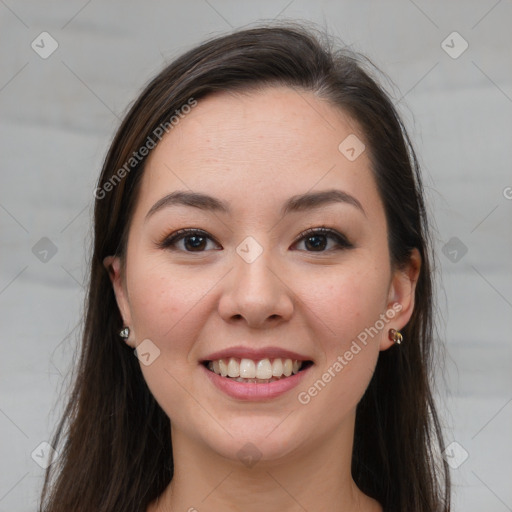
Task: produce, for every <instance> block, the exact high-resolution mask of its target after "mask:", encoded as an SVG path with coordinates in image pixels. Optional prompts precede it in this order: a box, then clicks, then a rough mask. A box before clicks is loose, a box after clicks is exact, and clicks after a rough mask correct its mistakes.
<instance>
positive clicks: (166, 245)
mask: <svg viewBox="0 0 512 512" xmlns="http://www.w3.org/2000/svg"><path fill="white" fill-rule="evenodd" d="M208 241H214V240H213V239H212V238H211V236H210V235H208V233H206V232H205V231H202V230H200V229H180V230H179V231H176V232H175V233H172V234H171V235H169V236H168V237H167V238H165V239H164V240H163V241H162V242H160V243H159V244H158V246H159V247H160V248H161V249H168V250H172V251H177V250H181V251H185V252H203V251H204V250H205V249H206V247H207V245H208ZM178 242H180V246H177V244H178ZM181 242H183V243H182V244H181ZM214 242H215V241H214ZM215 244H216V245H218V244H217V242H215Z"/></svg>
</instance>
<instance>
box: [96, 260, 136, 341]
mask: <svg viewBox="0 0 512 512" xmlns="http://www.w3.org/2000/svg"><path fill="white" fill-rule="evenodd" d="M103 265H104V267H105V268H106V269H107V271H108V275H109V277H110V281H111V282H112V287H113V288H114V294H115V296H116V302H117V307H118V308H119V311H120V313H121V317H122V318H123V325H125V326H127V327H129V328H130V335H129V337H128V339H126V340H125V342H126V343H127V344H128V345H130V346H135V345H134V339H135V333H134V332H133V327H132V316H131V310H130V303H129V301H128V293H127V290H126V286H125V280H124V275H123V265H122V264H121V259H120V257H119V256H107V257H106V258H105V259H104V260H103Z"/></svg>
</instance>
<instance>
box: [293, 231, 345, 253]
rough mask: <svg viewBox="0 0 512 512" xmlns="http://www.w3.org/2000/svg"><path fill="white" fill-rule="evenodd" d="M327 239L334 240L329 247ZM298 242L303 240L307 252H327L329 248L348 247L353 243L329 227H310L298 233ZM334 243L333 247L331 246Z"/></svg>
mask: <svg viewBox="0 0 512 512" xmlns="http://www.w3.org/2000/svg"><path fill="white" fill-rule="evenodd" d="M329 240H332V241H334V244H331V247H330V248H328V249H327V250H326V248H327V247H328V246H329ZM298 241H299V242H302V241H303V242H304V245H305V247H306V251H307V252H328V251H329V250H337V249H338V250H339V249H349V248H351V247H353V245H352V244H351V243H350V242H349V241H348V240H347V239H346V238H345V237H344V236H343V235H342V234H341V233H338V232H337V231H335V230H334V229H330V228H312V229H308V230H306V231H303V232H302V233H301V234H300V235H299V240H298ZM332 245H334V247H333V246H332Z"/></svg>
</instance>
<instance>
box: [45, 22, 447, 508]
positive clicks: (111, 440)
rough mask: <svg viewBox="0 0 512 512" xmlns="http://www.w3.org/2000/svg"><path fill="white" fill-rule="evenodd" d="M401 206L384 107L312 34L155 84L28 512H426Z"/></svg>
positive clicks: (417, 285) (406, 231) (358, 72)
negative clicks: (54, 456)
mask: <svg viewBox="0 0 512 512" xmlns="http://www.w3.org/2000/svg"><path fill="white" fill-rule="evenodd" d="M422 194H423V191H422V184H421V176H420V174H419V169H418V165H417V162H416V158H415V155H414V151H413V149H412V147H411V145H410V142H409V139H408V137H407V134H406V132H405V129H404V127H403V125H402V123H401V121H400V119H399V117H398V116H397V113H396V111H395V109H394V107H393V105H392V103H391V101H390V99H389V98H388V97H387V96H386V94H385V93H384V92H383V90H382V89H381V88H380V87H379V86H378V85H377V83H376V82H375V81H374V80H373V79H372V78H371V77H370V75H369V73H368V72H366V71H365V70H364V69H363V65H362V64H361V63H360V62H359V61H358V59H357V58H356V57H355V56H354V55H352V54H349V53H347V52H345V51H336V50H333V49H332V48H331V45H330V44H329V43H322V42H321V38H320V37H318V36H315V35H314V34H313V33H312V32H311V31H306V30H304V29H302V28H300V27H299V28H298V27H295V26H290V25H288V26H284V27H283V26H270V27H268V26H267V27H261V28H255V29H249V30H242V31H237V32H234V33H233V34H230V35H227V36H223V37H219V38H216V39H213V40H210V41H208V42H206V43H204V44H202V45H201V46H199V47H197V48H194V49H192V50H191V51H189V52H188V53H186V54H185V55H183V56H182V57H180V58H179V59H177V60H176V61H175V62H173V63H172V64H170V65H169V66H168V67H167V68H166V69H164V70H163V71H162V72H161V73H160V74H159V75H158V76H157V77H156V78H155V79H154V80H153V81H152V82H151V83H150V84H149V85H148V86H147V87H146V89H145V90H144V91H143V92H142V94H141V95H140V97H139V98H138V99H137V101H136V102H135V103H134V105H133V106H132V107H131V109H130V111H129V112H128V114H127V116H126V118H125V119H124V121H123V123H122V125H121V127H120V128H119V130H118V132H117V135H116V136H115V138H114V141H113V143H112V146H111V148H110V151H109V153H108V155H107V158H106V161H105V165H104V167H103V170H102V173H101V176H100V179H99V182H98V187H97V189H96V190H95V196H96V206H95V238H94V254H93V258H92V262H91V274H90V287H89V294H88V302H87V311H86V321H85V329H84V333H83V346H82V354H81V358H80V361H79V363H78V372H77V378H76V382H75V386H74V389H73V392H72V394H71V397H70V400H69V403H68V406H67V408H66V410H65V414H64V416H63V418H62V420H61V422H60V424H59V427H58V429H57V432H56V435H55V438H54V440H53V444H54V446H55V447H57V450H58V451H60V457H59V458H58V460H57V461H56V462H55V463H54V464H53V465H51V466H50V467H49V469H48V472H47V475H46V480H45V486H44V489H43V496H42V499H41V503H42V504H41V510H44V511H47V512H57V511H69V510H77V511H78V510H80V511H84V512H85V511H87V512H93V511H94V512H98V511H105V512H107V511H147V512H164V511H173V512H174V511H178V510H208V511H217V510H223V511H225V510H244V511H251V510H280V511H285V510H286V511H288V510H290V511H291V510H307V511H309V512H313V511H323V510H354V511H355V510H358V511H393V512H398V511H402V512H406V511H407V512H412V511H414V512H427V511H428V512H432V511H448V510H449V479H448V473H447V468H446V465H445V463H444V462H443V461H442V460H441V459H440V457H439V451H440V449H442V447H443V442H442V436H441V430H440V426H439V421H438V417H437V414H436V409H435V406H434V403H433V400H432V394H431V389H430V383H429V379H430V371H431V370H430V361H431V351H432V343H433V334H432V333H433V322H432V316H433V311H432V308H433V303H432V271H431V266H430V258H431V256H430V246H429V232H428V225H427V218H426V213H425V207H424V202H423V196H422ZM134 354H135V355H136V356H137V357H134ZM62 439H64V444H63V446H62V447H61V448H60V450H59V448H58V443H59V441H61V440H62Z"/></svg>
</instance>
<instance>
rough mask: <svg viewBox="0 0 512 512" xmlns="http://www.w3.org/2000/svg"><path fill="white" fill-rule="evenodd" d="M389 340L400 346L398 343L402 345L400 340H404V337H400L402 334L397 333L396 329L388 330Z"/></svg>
mask: <svg viewBox="0 0 512 512" xmlns="http://www.w3.org/2000/svg"><path fill="white" fill-rule="evenodd" d="M389 339H390V340H391V341H392V342H393V343H396V344H397V345H400V343H402V340H403V339H404V337H403V336H402V333H401V332H400V331H397V330H396V329H389Z"/></svg>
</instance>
